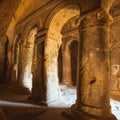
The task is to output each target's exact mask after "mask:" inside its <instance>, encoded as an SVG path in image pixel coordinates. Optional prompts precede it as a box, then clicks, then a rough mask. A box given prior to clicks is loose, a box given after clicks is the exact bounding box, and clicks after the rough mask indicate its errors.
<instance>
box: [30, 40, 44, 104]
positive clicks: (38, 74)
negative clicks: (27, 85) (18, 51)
mask: <svg viewBox="0 0 120 120" xmlns="http://www.w3.org/2000/svg"><path fill="white" fill-rule="evenodd" d="M32 74H33V88H32V95H31V97H30V99H32V100H33V101H34V102H35V103H36V104H40V105H46V83H45V79H44V38H43V39H42V38H41V39H40V38H39V41H37V42H35V47H34V56H33V65H32Z"/></svg>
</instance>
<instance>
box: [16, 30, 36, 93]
mask: <svg viewBox="0 0 120 120" xmlns="http://www.w3.org/2000/svg"><path fill="white" fill-rule="evenodd" d="M36 33H37V29H36V28H34V29H32V30H31V31H30V33H29V34H28V36H27V38H26V44H25V45H22V44H21V45H20V55H19V65H18V81H17V82H18V84H19V85H20V86H21V87H23V88H27V89H28V90H29V91H31V89H32V73H31V67H32V60H33V48H34V41H35V35H36Z"/></svg>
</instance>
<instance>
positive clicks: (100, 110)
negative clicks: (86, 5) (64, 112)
mask: <svg viewBox="0 0 120 120" xmlns="http://www.w3.org/2000/svg"><path fill="white" fill-rule="evenodd" d="M110 22H111V17H110V15H109V14H107V13H106V12H105V11H104V10H100V11H97V12H93V13H91V14H90V15H88V16H86V17H85V18H83V19H82V21H81V25H80V38H81V40H80V43H79V55H78V57H79V62H78V63H79V64H78V65H79V69H78V76H77V77H78V78H77V80H78V81H77V100H76V104H75V105H73V106H72V108H71V109H72V113H73V114H74V115H73V116H74V117H73V119H75V120H79V118H81V119H82V120H116V118H115V117H114V116H113V115H112V113H111V107H110V95H109V92H110V87H109V86H110V60H109V29H110Z"/></svg>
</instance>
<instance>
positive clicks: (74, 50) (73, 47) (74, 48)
mask: <svg viewBox="0 0 120 120" xmlns="http://www.w3.org/2000/svg"><path fill="white" fill-rule="evenodd" d="M69 48H70V56H71V57H70V58H71V74H72V83H73V85H74V86H76V82H77V59H78V41H75V40H74V41H73V42H72V43H71V44H70V46H69Z"/></svg>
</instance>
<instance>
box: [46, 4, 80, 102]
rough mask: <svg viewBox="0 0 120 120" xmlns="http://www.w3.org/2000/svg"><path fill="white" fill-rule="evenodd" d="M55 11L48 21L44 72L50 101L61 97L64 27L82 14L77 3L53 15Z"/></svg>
mask: <svg viewBox="0 0 120 120" xmlns="http://www.w3.org/2000/svg"><path fill="white" fill-rule="evenodd" d="M54 11H56V10H54ZM54 11H53V12H52V13H51V14H50V17H48V19H49V22H48V23H46V25H47V26H46V27H48V32H47V37H46V41H45V72H44V73H45V81H46V90H47V91H46V92H47V93H46V99H47V101H48V102H50V101H53V100H55V99H58V98H59V97H60V94H59V93H60V92H59V86H58V84H59V80H58V51H59V48H60V46H61V43H62V34H61V31H62V28H63V26H64V25H65V23H66V22H67V21H68V20H69V19H71V18H72V17H74V16H76V15H79V14H80V7H79V6H78V5H76V4H71V5H68V6H66V7H62V9H60V10H59V11H57V13H56V14H54V15H53V13H55V12H54ZM51 15H53V17H51ZM50 18H52V19H50Z"/></svg>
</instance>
